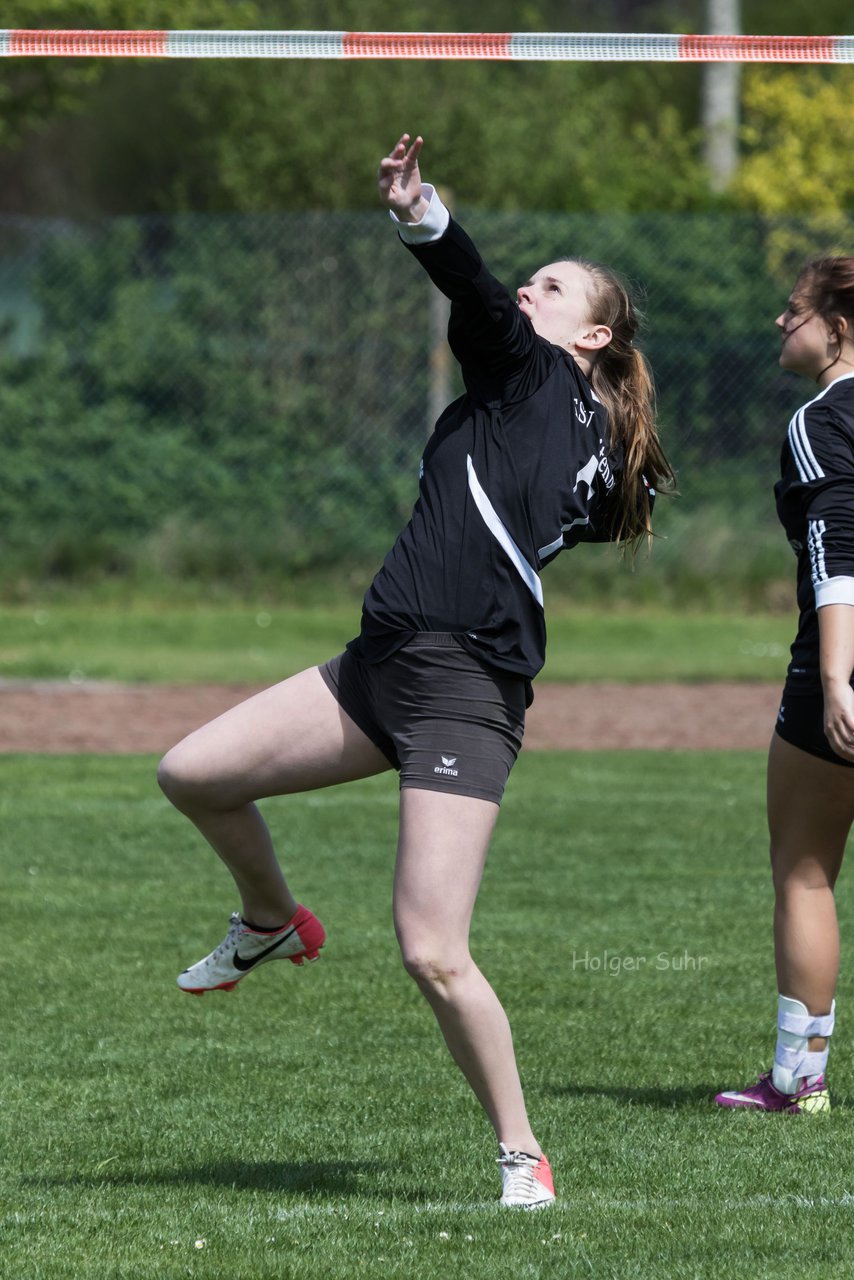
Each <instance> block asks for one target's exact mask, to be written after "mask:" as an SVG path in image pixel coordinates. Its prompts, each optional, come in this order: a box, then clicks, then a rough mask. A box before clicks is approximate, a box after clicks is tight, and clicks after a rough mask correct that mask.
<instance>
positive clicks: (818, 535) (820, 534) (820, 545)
mask: <svg viewBox="0 0 854 1280" xmlns="http://www.w3.org/2000/svg"><path fill="white" fill-rule="evenodd" d="M826 533H827V525H826V524H825V523H824V521H823V520H810V521H809V524H808V528H807V545H808V547H809V553H810V567H811V569H812V574H811V576H812V582H813V586H814V587H815V586H817V585H818V583H819V582H823V581H824V579H825V578H826V577H827V568H826V566H825V563H824V535H825V534H826Z"/></svg>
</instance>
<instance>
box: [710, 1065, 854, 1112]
mask: <svg viewBox="0 0 854 1280" xmlns="http://www.w3.org/2000/svg"><path fill="white" fill-rule="evenodd" d="M715 1102H716V1103H717V1104H718V1106H719V1107H731V1108H736V1107H740V1108H742V1109H743V1110H747V1111H783V1112H785V1113H786V1114H787V1115H790V1116H802V1115H814V1114H816V1113H817V1112H823V1113H824V1114H825V1115H826V1114H827V1113H828V1112H829V1111H830V1095H829V1094H828V1092H827V1086H826V1084H825V1082H824V1076H819V1077H818V1079H817V1080H816V1082H815V1083H814V1084H807V1082H806V1078H804V1079H803V1080H802V1081H801V1083H800V1085H799V1087H798V1091H797V1093H780V1090H779V1089H775V1088H774V1085H773V1083H772V1081H771V1072H770V1071H766V1072H765V1074H764V1075H761V1076H760V1077H759V1079H758V1080H757V1081H756V1084H750V1085H748V1086H747V1088H746V1089H741V1090H732V1091H731V1092H728V1093H719V1094H718V1095H717V1096H716V1098H715Z"/></svg>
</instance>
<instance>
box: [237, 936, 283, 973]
mask: <svg viewBox="0 0 854 1280" xmlns="http://www.w3.org/2000/svg"><path fill="white" fill-rule="evenodd" d="M295 933H296V926H294V927H293V928H292V929H289V930H288V931H287V933H285V934H283V935H282V937H281V938H277V939H276V941H275V942H274V943H273V945H272V946H270V947H267V948H266V949H265V950H264V951H259V952H258V954H257V956H251V957H248V958H247V957H245V956H242V955H241V954H240V952H239V951H235V953H234V956H233V958H232V961H231V963H232V964H233V965H234V967H235V969H239V970H240V972H241V973H248V972H249V970H250V969H254V967H255V965H256V964H260V962H261V961H262V960H263V959H264V958H265V956H268V955H270V954H271V952H273V951H276V950H277V948H279V947H280V946H281V945H282V943H283V942H287V940H288V938H291V937H293V935H294V934H295Z"/></svg>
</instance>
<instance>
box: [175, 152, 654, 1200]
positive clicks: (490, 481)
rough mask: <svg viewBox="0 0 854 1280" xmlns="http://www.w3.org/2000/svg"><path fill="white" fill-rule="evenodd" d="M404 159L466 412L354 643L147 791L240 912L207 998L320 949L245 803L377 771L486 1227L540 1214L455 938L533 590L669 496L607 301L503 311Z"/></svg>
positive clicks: (476, 862) (615, 312) (528, 652)
mask: <svg viewBox="0 0 854 1280" xmlns="http://www.w3.org/2000/svg"><path fill="white" fill-rule="evenodd" d="M421 145H422V143H421V139H420V138H418V139H416V140H415V141H414V142H413V143H412V144H411V145H410V140H409V136H408V135H404V136H403V137H402V138H401V140H400V142H398V144H397V145H396V146H395V148H394V149H393V151H392V152H391V154H390V155H389V156H387V157H386V158H385V159H384V160H383V161H382V163H381V166H380V173H379V191H380V198H381V200H382V202H383V203H384V204H385V205H386V206H387V208H388V210H389V212H390V214H391V215H392V219H393V221H394V225H395V226H396V227H397V229H398V231H399V233H400V237H401V239H402V240H403V241H404V243H405V244H406V245H407V247H408V248H409V249H410V250H411V252H412V253H413V255H414V256H415V257H416V258H417V260H418V261H419V262H420V264H421V265H422V267H423V268H424V269H425V270H426V271H427V272H428V274H429V275H430V276H431V278H432V279H433V280H434V281H435V282H436V284H437V285H438V286H439V288H440V289H442V290H443V291H444V292H445V293H446V294H447V296H448V297H449V298H450V299H451V304H452V306H451V320H450V326H449V332H448V337H449V341H450V344H451V347H452V349H453V351H454V354H455V356H456V357H457V359H458V360H459V362H460V365H461V367H462V372H463V377H464V381H465V387H466V391H465V395H463V396H462V397H461V398H460V399H459V400H457V401H455V402H454V403H453V404H452V405H450V406H449V407H448V409H447V410H446V411H445V413H444V414H443V415H442V417H441V418H440V420H439V422H438V423H437V425H436V430H435V432H434V434H433V436H432V438H431V440H430V442H429V443H428V445H427V448H426V450H425V452H424V457H423V460H422V466H421V475H420V480H419V497H418V501H417V503H416V506H415V509H414V511H413V513H412V518H411V520H410V521H409V523H408V524H407V526H406V528H405V529H404V530H403V532H402V533H401V535H400V537H399V538H398V540H397V542H396V543H395V546H394V547H393V548H392V550H391V551H390V552H389V555H388V556H387V557H386V560H385V563H384V564H383V566H382V568H381V570H380V571H379V573H378V574H377V576H376V578H375V579H374V582H373V583H372V585H371V587H370V589H369V591H368V593H367V595H366V597H365V605H364V610H363V615H362V626H361V631H360V634H359V636H358V638H357V639H356V640H354V641H353V642H352V643H351V644H350V645H349V646H348V649H347V651H346V652H345V653H343V654H341V655H339V656H338V657H337V658H335V659H333V660H332V661H331V662H328V663H325V664H324V665H323V666H322V667H320V668H318V667H315V668H312V669H311V670H309V671H304V672H302V673H301V674H300V675H297V676H294V677H292V678H291V679H290V680H286V681H284V682H283V683H282V684H279V685H277V686H275V687H274V688H272V689H269V690H267V691H266V692H265V693H262V694H259V695H258V696H256V697H254V698H250V699H249V700H248V701H247V702H245V703H243V704H242V705H241V706H238V707H235V708H234V709H232V710H231V711H229V712H227V713H226V714H225V715H223V716H220V717H219V719H217V720H215V721H213V722H212V723H211V724H209V725H207V726H205V727H204V728H202V729H199V730H198V731H197V732H196V733H194V734H191V735H190V736H189V737H188V738H187V739H185V740H184V741H183V742H182V743H180V744H179V745H178V746H177V747H175V748H173V750H172V751H170V752H169V753H168V755H167V756H166V757H165V758H164V760H163V762H162V764H161V768H160V775H159V776H160V782H161V785H162V787H163V789H164V791H165V792H166V794H167V796H168V797H169V799H170V800H171V801H172V802H173V804H175V805H176V806H177V808H179V809H180V810H181V811H182V812H183V813H185V814H186V815H187V816H188V817H189V818H190V819H191V820H192V821H193V822H194V823H195V825H196V826H197V827H198V829H199V830H200V831H201V833H202V834H203V835H204V836H205V837H206V838H207V839H208V841H209V842H210V844H211V845H212V846H213V847H214V849H215V850H216V852H217V853H218V854H219V856H220V857H221V858H222V860H223V861H224V862H225V863H226V865H227V866H228V868H229V870H230V871H231V873H232V875H233V877H234V880H235V883H236V885H237V888H238V891H239V893H240V897H241V903H242V913H241V914H240V915H237V914H235V915H234V916H232V922H231V927H230V929H229V932H228V934H227V936H226V938H225V939H224V941H223V942H222V943H221V944H220V945H219V946H218V947H217V948H216V949H215V950H214V951H213V952H212V953H211V954H210V955H209V956H207V957H205V959H203V960H201V961H199V963H198V964H195V965H193V966H192V967H191V968H189V969H187V970H185V971H184V973H182V974H181V975H180V976H179V978H178V985H179V987H180V988H181V989H182V990H184V991H187V992H191V993H195V994H202V993H203V992H205V991H210V990H214V989H217V988H219V989H230V988H232V987H233V986H234V985H235V984H236V983H237V982H239V981H240V980H241V979H242V978H243V977H245V976H246V974H247V973H248V972H249V971H250V970H251V969H253V968H255V967H257V966H258V965H259V964H264V963H266V962H267V961H270V960H277V959H290V960H291V961H293V962H294V963H298V964H301V963H302V961H303V959H304V958H308V959H310V960H311V959H315V958H316V957H317V954H318V950H319V948H320V947H321V946H322V945H323V942H324V939H325V934H324V930H323V926H322V925H321V924H320V922H319V921H318V920H317V918H316V917H315V916H314V915H313V914H312V913H311V912H310V911H309V910H308V909H307V908H305V907H303V906H299V905H298V904H297V902H296V901H295V899H294V898H293V896H292V894H291V891H290V889H289V888H288V886H287V884H286V882H285V880H284V878H283V876H282V872H281V869H280V867H279V863H278V861H277V859H276V856H275V854H274V851H273V847H272V844H271V840H270V835H269V832H268V830H267V827H266V825H265V824H264V822H263V820H262V818H261V816H260V814H259V812H258V810H257V809H256V807H255V804H254V802H255V801H256V800H258V799H260V798H262V797H264V796H271V795H284V794H288V793H292V792H298V791H307V790H310V789H312V788H316V787H324V786H329V785H331V784H333V783H340V782H345V781H349V780H351V779H354V778H364V777H368V776H369V775H371V774H377V773H381V772H383V771H385V770H388V769H391V768H396V769H398V770H399V772H400V787H401V792H400V834H399V843H398V850H397V863H396V869H395V876H394V902H393V907H394V923H395V929H396V932H397V936H398V940H399V943H400V948H401V952H402V955H403V962H404V965H405V967H406V969H407V971H408V972H409V973H410V974H411V975H412V977H413V978H414V979H415V981H416V982H417V983H418V985H419V987H420V988H421V990H422V991H423V993H424V995H425V996H426V998H427V1000H428V1001H429V1003H430V1005H431V1007H432V1009H433V1011H434V1013H435V1016H436V1019H437V1021H438V1023H439V1026H440V1028H441V1031H442V1034H443V1035H444V1037H445V1040H446V1042H447V1045H448V1048H449V1050H450V1052H451V1054H452V1055H453V1057H454V1060H455V1061H456V1063H457V1064H458V1066H459V1067H460V1069H461V1070H462V1071H463V1073H464V1074H465V1076H466V1079H467V1080H468V1082H469V1084H470V1085H471V1087H472V1089H473V1090H474V1092H475V1094H476V1096H477V1098H478V1099H479V1101H480V1102H481V1104H482V1105H483V1107H484V1109H485V1111H486V1113H487V1115H488V1117H489V1119H490V1121H491V1122H492V1124H493V1126H494V1129H495V1133H496V1136H497V1138H498V1142H499V1164H500V1167H501V1174H502V1197H501V1202H502V1204H506V1205H523V1206H527V1207H534V1206H537V1205H542V1204H548V1203H549V1202H550V1201H552V1200H553V1199H554V1190H553V1186H552V1179H551V1172H550V1169H549V1165H548V1161H547V1160H546V1158H545V1156H544V1155H543V1153H542V1149H541V1147H540V1145H539V1143H538V1142H537V1139H536V1138H535V1136H534V1134H533V1132H532V1130H531V1127H530V1124H529V1122H528V1117H527V1114H526V1111H525V1103H524V1100H523V1097H522V1090H521V1086H520V1083H519V1075H518V1071H517V1067H516V1060H515V1056H514V1051H513V1043H512V1039H511V1035H510V1028H509V1025H508V1022H507V1018H506V1016H505V1014H504V1011H503V1009H502V1007H501V1005H500V1004H499V1002H498V999H497V997H496V996H495V993H494V992H493V991H492V988H491V987H490V986H489V984H488V983H487V981H486V979H485V978H484V977H483V975H482V974H481V972H480V970H479V969H478V968H477V966H476V965H475V963H474V961H473V960H472V958H471V955H470V953H469V948H468V935H469V924H470V920H471V914H472V910H473V908H474V902H475V898H476V896H477V891H478V887H479V885H480V879H481V874H482V871H483V865H484V862H485V859H486V854H487V849H488V846H489V842H490V837H491V834H492V829H493V826H494V824H495V820H496V817H497V815H498V806H499V803H500V800H501V795H502V792H503V788H504V784H505V782H506V779H507V775H508V773H509V771H510V769H511V767H512V765H513V762H514V760H515V758H516V754H517V752H518V750H519V746H520V744H521V740H522V732H523V726H524V717H525V709H526V705H527V704H528V703H529V702H530V696H531V695H530V681H531V679H532V678H533V677H534V676H535V675H536V674H537V672H538V671H539V669H540V667H541V666H542V664H543V657H544V649H545V625H544V621H543V597H542V586H541V583H540V576H539V575H540V570H541V569H542V568H543V566H544V565H545V564H547V563H548V562H549V561H550V560H552V559H553V558H554V557H555V556H556V555H557V554H558V552H559V551H561V550H562V549H564V548H567V547H572V546H574V545H575V544H576V543H578V542H581V541H613V540H623V541H625V542H628V543H636V542H637V541H639V540H640V539H642V538H643V537H645V536H646V535H647V534H648V533H649V527H650V507H651V497H650V489H649V487H648V485H647V481H646V479H645V477H648V479H649V482H650V484H657V483H660V482H661V481H669V480H670V479H671V478H672V477H671V471H670V468H669V466H668V464H667V461H666V459H665V457H664V455H663V453H662V450H661V446H660V444H659V442H658V436H657V433H656V429H655V421H654V413H653V403H652V384H651V380H650V377H649V374H648V371H647V368H646V364H645V362H644V359H643V357H642V356H641V354H640V352H639V351H637V350H636V349H635V347H634V346H633V343H632V339H633V336H634V332H635V329H636V317H635V314H634V311H633V309H632V305H631V302H630V300H629V298H628V295H627V294H626V292H625V290H624V289H623V287H622V286H621V285H620V284H619V282H618V281H617V280H616V279H615V278H614V277H613V276H612V275H611V273H610V272H608V271H607V270H606V269H604V268H602V267H599V266H597V265H594V264H590V263H583V262H578V261H563V262H557V263H553V264H551V265H549V266H547V267H543V268H542V269H541V270H539V271H537V272H536V273H535V274H534V275H533V276H532V277H531V279H530V280H528V281H527V282H526V283H525V284H524V285H523V286H522V287H521V288H520V289H519V290H518V294H517V296H516V298H513V297H511V295H510V294H509V293H508V292H507V290H506V289H505V288H504V287H503V286H502V285H501V284H499V282H498V281H497V280H495V279H494V278H493V277H492V276H491V275H490V273H489V272H488V271H487V269H486V267H485V266H484V264H483V262H482V260H481V258H480V255H479V254H478V252H477V250H476V249H475V247H474V245H473V244H472V243H471V241H470V240H469V239H468V237H467V236H466V234H465V232H463V231H462V229H461V228H460V227H459V226H458V225H457V224H456V223H455V222H454V221H453V219H451V218H450V216H449V214H448V211H447V209H446V208H445V207H444V206H443V204H442V202H441V201H440V200H439V199H438V197H437V195H436V193H435V192H434V191H433V189H432V188H430V187H427V186H426V185H424V186H422V182H421V177H420V173H419V168H418V157H419V153H420V151H421ZM532 946H536V943H535V942H534V940H533V939H532ZM366 963H370V959H369V957H366Z"/></svg>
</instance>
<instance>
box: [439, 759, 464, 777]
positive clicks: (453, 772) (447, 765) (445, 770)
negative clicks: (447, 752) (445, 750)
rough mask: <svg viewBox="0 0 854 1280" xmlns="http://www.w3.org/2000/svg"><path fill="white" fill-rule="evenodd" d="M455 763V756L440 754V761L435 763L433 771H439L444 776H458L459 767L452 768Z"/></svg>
mask: <svg viewBox="0 0 854 1280" xmlns="http://www.w3.org/2000/svg"><path fill="white" fill-rule="evenodd" d="M456 763H457V757H456V756H442V763H441V764H437V765H436V767H435V769H434V770H433V772H434V773H441V774H443V775H444V776H445V777H446V778H458V777H459V775H460V771H459V769H455V768H453V766H454V765H455V764H456Z"/></svg>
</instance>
